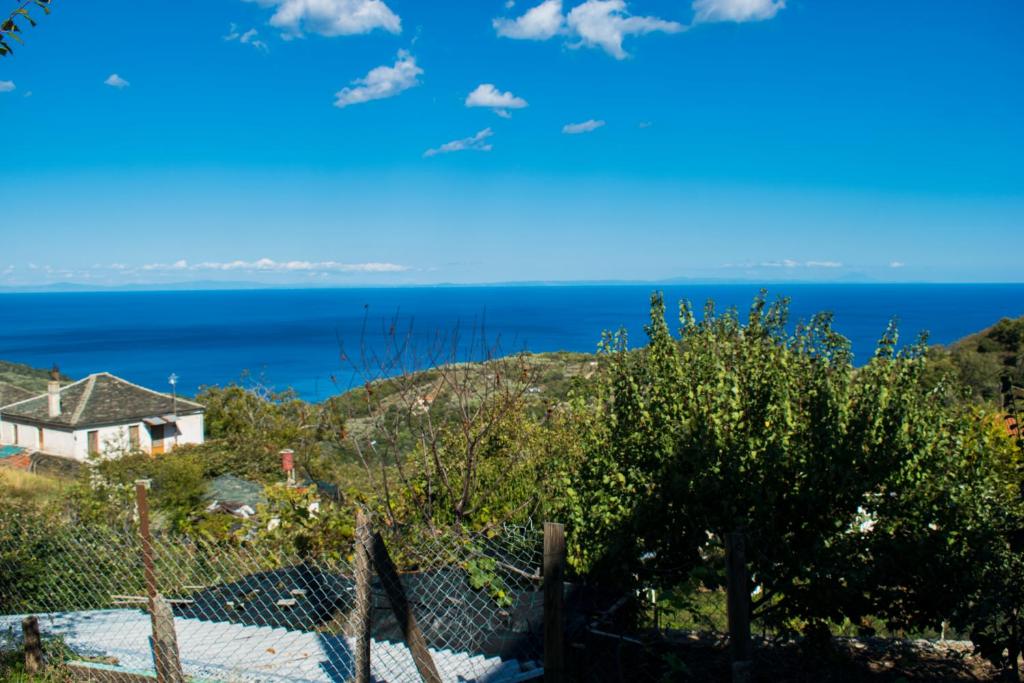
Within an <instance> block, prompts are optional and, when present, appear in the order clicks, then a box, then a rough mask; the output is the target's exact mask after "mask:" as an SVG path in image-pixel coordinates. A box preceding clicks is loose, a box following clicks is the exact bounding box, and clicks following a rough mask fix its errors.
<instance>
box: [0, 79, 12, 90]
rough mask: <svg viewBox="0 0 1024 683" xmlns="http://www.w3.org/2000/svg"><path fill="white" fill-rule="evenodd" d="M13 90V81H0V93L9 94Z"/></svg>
mask: <svg viewBox="0 0 1024 683" xmlns="http://www.w3.org/2000/svg"><path fill="white" fill-rule="evenodd" d="M12 90H14V81H0V92H11V91H12Z"/></svg>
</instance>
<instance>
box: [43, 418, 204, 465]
mask: <svg viewBox="0 0 1024 683" xmlns="http://www.w3.org/2000/svg"><path fill="white" fill-rule="evenodd" d="M131 425H135V426H137V427H138V428H139V448H140V449H141V450H143V451H145V452H146V453H149V452H150V451H151V450H152V448H153V441H152V438H151V436H150V431H149V427H148V426H147V425H146V424H145V423H144V422H141V421H139V422H130V423H125V424H123V425H115V426H111V427H100V428H99V429H98V430H97V431H99V442H100V452H101V453H117V452H124V451H127V450H128V449H129V447H130V438H129V432H128V428H129V426H131ZM177 427H178V430H179V433H178V438H177V445H179V446H181V445H184V444H193V443H194V444H200V443H203V441H204V432H203V416H202V414H199V415H186V416H182V417H179V418H178V424H177ZM90 431H92V430H89V429H79V430H77V431H75V434H74V448H73V450H72V453H73V454H72V455H71V456H70V457H73V458H75V459H76V460H85V459H87V458H88V457H89V432H90ZM44 438H45V437H44ZM174 444H175V439H174V432H172V431H171V430H170V429H169V428H168V429H167V431H166V432H165V438H164V451H165V452H166V451H169V450H171V449H172V448H173V447H174ZM47 446H49V444H47ZM47 450H49V448H47Z"/></svg>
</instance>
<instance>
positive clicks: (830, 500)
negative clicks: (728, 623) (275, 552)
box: [562, 297, 1024, 667]
mask: <svg viewBox="0 0 1024 683" xmlns="http://www.w3.org/2000/svg"><path fill="white" fill-rule="evenodd" d="M786 315H787V305H786V302H785V301H779V302H776V303H774V304H770V305H769V304H768V303H767V302H766V301H765V300H764V298H763V297H762V298H759V299H757V300H756V301H755V302H754V305H753V306H752V308H751V311H750V315H749V317H748V319H747V321H746V323H745V324H744V323H743V322H742V321H741V319H740V318H739V316H738V314H737V313H736V312H735V311H727V312H725V313H716V311H715V310H714V309H713V307H712V306H710V305H709V306H708V307H707V308H706V309H705V312H704V316H703V319H702V320H701V321H700V322H698V321H697V320H696V317H695V316H694V314H693V311H692V309H691V308H690V307H689V306H688V305H687V304H685V303H684V304H683V306H682V307H681V309H680V325H681V328H682V329H681V333H680V336H679V337H678V338H675V337H673V336H672V334H671V333H670V331H669V327H668V324H667V323H666V321H665V307H664V303H663V301H662V300H661V298H660V297H655V298H654V299H653V301H652V306H651V322H650V324H649V325H648V327H647V333H648V336H649V343H648V345H647V346H645V347H643V348H641V349H638V350H630V349H628V347H627V346H626V343H625V338H624V336H623V335H622V334H621V333H620V334H618V335H609V336H608V337H607V338H606V340H605V344H604V346H603V349H602V354H601V355H602V359H603V363H602V367H603V368H604V372H602V374H601V377H600V381H599V382H598V383H597V385H596V386H595V388H594V390H593V400H592V401H591V402H590V403H589V404H588V405H589V406H592V407H593V409H592V410H587V406H581V407H580V409H581V410H585V411H586V412H587V414H588V422H587V428H586V429H585V430H584V431H583V433H582V434H581V435H580V436H581V442H582V443H583V444H584V447H583V452H582V456H581V458H580V460H579V461H578V463H569V467H568V468H566V469H565V470H564V473H563V477H564V482H565V484H566V488H565V496H564V498H563V500H564V502H565V508H564V512H563V515H562V516H563V518H564V519H566V520H567V521H568V522H569V523H570V525H571V528H572V530H573V532H572V533H571V534H570V551H571V555H570V557H571V561H572V562H573V565H574V567H575V568H576V570H577V571H578V572H580V573H581V574H583V575H584V576H586V577H587V578H588V580H590V581H597V582H601V583H605V584H607V585H612V586H634V587H637V588H639V587H641V586H656V587H660V588H664V589H668V590H671V589H673V588H676V587H678V586H679V585H681V584H682V585H686V584H689V585H690V586H692V587H695V588H699V589H701V590H704V591H715V590H718V589H720V588H721V587H722V586H723V585H724V577H723V576H722V572H721V570H720V568H721V567H722V565H723V562H722V561H721V554H722V547H723V543H724V538H725V536H726V534H729V533H731V532H740V533H742V534H743V535H744V536H745V537H746V539H747V545H748V548H750V550H751V552H750V553H749V555H748V561H749V565H750V569H751V572H752V574H753V580H752V585H751V589H752V591H753V592H755V593H756V595H757V597H756V598H755V599H754V601H753V606H752V614H753V616H754V617H755V618H756V619H759V620H760V621H761V622H762V623H763V624H765V625H766V626H767V627H768V628H771V629H772V630H774V631H782V632H787V631H792V632H802V633H803V634H805V635H808V636H811V635H814V634H816V633H819V632H825V633H828V632H829V631H831V630H834V628H835V627H837V626H841V625H843V624H844V623H852V624H855V625H859V626H861V627H862V630H864V631H866V632H870V631H871V629H872V627H871V625H870V624H871V622H872V621H874V619H876V618H880V619H882V620H884V623H885V624H886V625H887V627H888V628H889V629H890V630H899V629H905V630H914V631H918V632H920V631H922V630H926V629H935V630H938V629H939V628H940V626H941V623H942V621H943V620H948V621H950V622H951V623H952V625H953V626H954V628H956V629H958V630H960V631H962V632H965V633H970V634H971V637H972V639H973V640H974V641H975V643H976V644H977V645H978V646H979V648H981V651H982V653H983V654H984V655H985V656H986V657H988V658H990V659H991V660H992V661H993V662H994V663H996V664H998V665H1001V666H1005V667H1016V661H1017V654H1018V653H1019V652H1020V651H1021V647H1022V645H1024V639H1022V636H1021V634H1022V632H1024V621H1022V619H1021V617H1020V615H1019V607H1020V605H1022V604H1024V591H1022V589H1021V586H1022V585H1024V562H1022V557H1021V552H1020V551H1021V550H1022V548H1021V547H1020V546H1019V545H1018V544H1019V537H1020V534H1021V531H1022V530H1024V504H1022V501H1021V491H1022V486H1024V477H1022V469H1021V464H1022V463H1021V453H1019V452H1018V451H1017V450H1016V449H1015V447H1014V444H1013V442H1012V441H1011V439H1010V438H1009V435H1008V434H1007V431H1006V429H1005V428H1004V426H1003V424H1002V418H1001V416H1000V415H998V414H997V413H994V412H987V411H986V409H984V408H980V407H976V406H972V405H965V404H963V403H961V402H959V401H957V400H956V399H957V397H958V396H959V389H957V388H954V385H952V384H950V383H949V381H950V380H941V381H938V382H937V383H936V384H935V385H934V386H931V387H929V385H928V383H926V382H925V381H924V376H925V373H926V370H927V362H926V358H927V355H926V353H927V349H926V348H925V347H924V345H923V343H918V344H916V345H913V346H910V347H909V348H907V349H905V350H903V351H901V352H896V351H895V348H896V345H897V336H896V332H895V329H890V330H889V331H887V332H886V334H885V335H884V336H883V337H882V339H881V341H880V342H879V346H878V350H877V352H876V353H875V356H874V358H872V360H871V361H870V362H869V363H868V364H867V365H866V366H864V367H863V368H859V369H855V368H854V367H853V366H852V364H851V357H850V351H849V343H848V341H847V340H846V339H845V338H843V337H841V336H840V335H838V334H837V333H836V332H835V331H834V330H833V329H832V326H831V319H830V317H829V316H827V315H820V316H817V317H815V318H813V319H812V320H811V321H809V322H808V323H807V324H806V325H801V326H798V327H797V328H796V331H795V332H793V333H790V332H788V331H787V329H786ZM691 594H692V595H694V596H695V598H699V597H700V596H701V595H702V593H701V592H699V591H697V592H695V593H691Z"/></svg>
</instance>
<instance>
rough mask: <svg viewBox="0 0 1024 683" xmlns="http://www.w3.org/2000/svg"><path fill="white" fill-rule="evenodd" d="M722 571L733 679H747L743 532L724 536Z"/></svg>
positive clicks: (742, 682) (749, 649)
mask: <svg viewBox="0 0 1024 683" xmlns="http://www.w3.org/2000/svg"><path fill="white" fill-rule="evenodd" d="M725 571H726V590H727V600H726V604H727V609H728V617H729V642H730V644H731V646H732V681H733V683H747V681H749V680H750V678H751V670H752V668H753V661H752V660H753V645H752V643H751V641H750V575H749V574H748V573H747V548H746V540H745V538H744V536H743V534H742V533H740V532H733V533H730V534H726V536H725Z"/></svg>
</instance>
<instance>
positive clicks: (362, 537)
mask: <svg viewBox="0 0 1024 683" xmlns="http://www.w3.org/2000/svg"><path fill="white" fill-rule="evenodd" d="M372 533H373V532H372V530H371V528H370V518H369V517H368V516H367V514H366V512H365V511H364V510H363V509H362V508H357V509H356V538H355V570H356V608H355V617H354V619H355V623H354V624H353V626H354V627H355V637H356V646H355V652H354V653H353V654H354V657H355V669H356V671H355V674H356V675H355V683H370V629H371V627H372V617H373V611H372V602H371V601H372V595H371V593H370V580H371V574H372V569H371V565H370V548H371V545H372V543H373V538H372Z"/></svg>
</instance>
